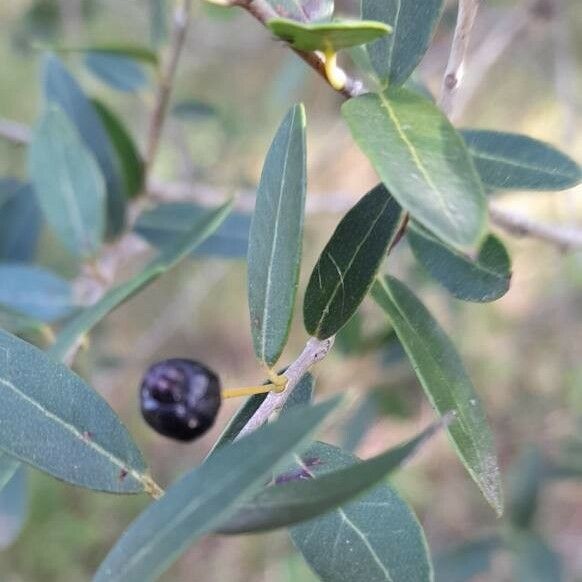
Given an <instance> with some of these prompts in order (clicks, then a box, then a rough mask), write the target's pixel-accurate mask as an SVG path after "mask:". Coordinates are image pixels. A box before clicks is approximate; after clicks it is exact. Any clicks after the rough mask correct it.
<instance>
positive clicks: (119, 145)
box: [91, 99, 144, 198]
mask: <svg viewBox="0 0 582 582" xmlns="http://www.w3.org/2000/svg"><path fill="white" fill-rule="evenodd" d="M91 103H92V104H93V107H95V110H96V111H97V113H98V114H99V116H100V117H101V121H102V122H103V125H104V126H105V129H106V130H107V134H108V135H109V139H110V140H111V144H112V145H113V147H114V149H115V152H116V154H117V159H118V161H119V167H120V168H121V172H122V177H123V182H124V185H125V195H126V196H127V197H128V198H134V197H135V196H138V195H139V194H141V191H142V188H143V179H144V163H143V160H142V158H141V156H140V154H139V151H138V149H137V148H136V146H135V144H134V143H133V140H132V138H131V136H130V135H129V133H128V132H127V129H126V128H125V127H124V125H123V123H122V122H121V120H120V119H119V118H118V117H117V116H116V115H115V114H114V113H113V112H112V111H111V110H110V109H109V108H108V107H107V106H106V105H105V104H104V103H102V102H101V101H99V100H98V99H92V100H91Z"/></svg>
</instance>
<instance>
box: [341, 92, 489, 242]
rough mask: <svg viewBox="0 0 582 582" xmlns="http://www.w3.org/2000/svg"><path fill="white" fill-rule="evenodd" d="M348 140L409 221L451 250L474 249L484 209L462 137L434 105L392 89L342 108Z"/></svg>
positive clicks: (483, 196)
mask: <svg viewBox="0 0 582 582" xmlns="http://www.w3.org/2000/svg"><path fill="white" fill-rule="evenodd" d="M342 113H343V115H344V118H345V119H346V121H347V123H348V125H349V127H350V130H351V132H352V136H353V138H354V139H355V141H356V143H357V144H358V145H359V146H360V149H361V150H362V151H363V152H364V154H365V155H366V156H367V157H368V159H369V160H370V162H371V163H372V165H373V166H374V168H375V170H376V171H377V172H378V174H379V176H380V178H381V179H382V181H383V182H384V184H385V185H386V187H387V188H388V189H389V190H390V193H391V194H392V196H394V198H396V200H398V202H399V203H400V204H401V206H402V207H403V208H404V209H406V210H408V211H409V212H410V214H411V215H412V217H413V218H414V219H416V220H417V221H418V222H420V223H421V224H422V225H423V226H425V227H426V228H428V229H429V230H430V231H432V232H434V233H435V234H436V235H437V236H438V237H439V238H441V239H442V240H443V241H445V242H447V243H449V244H451V245H452V246H454V247H457V248H458V247H460V248H466V247H472V246H475V245H477V244H478V243H479V242H480V240H481V238H482V236H483V234H484V231H485V222H486V213H487V208H486V204H485V195H484V193H483V187H482V185H481V181H480V180H479V176H478V175H477V172H476V171H475V168H474V167H473V162H472V160H471V157H470V156H469V152H468V151H467V149H466V147H465V145H464V142H463V140H462V138H461V136H460V135H459V134H458V133H457V131H456V130H455V128H454V127H453V126H452V125H451V124H450V123H449V121H448V120H447V119H446V117H445V116H444V115H443V113H442V112H441V111H440V110H439V109H438V107H437V106H436V105H434V104H433V103H431V102H430V101H429V100H427V99H425V98H424V97H422V96H420V95H418V94H417V93H415V92H413V91H409V90H408V89H404V88H402V87H396V88H394V89H389V90H388V91H386V92H384V93H380V94H372V93H369V94H367V95H362V96H361V97H356V98H355V99H350V100H349V101H347V102H346V103H345V104H344V105H343V107H342Z"/></svg>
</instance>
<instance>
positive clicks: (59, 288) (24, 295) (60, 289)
mask: <svg viewBox="0 0 582 582" xmlns="http://www.w3.org/2000/svg"><path fill="white" fill-rule="evenodd" d="M0 305H1V306H4V307H8V308H10V309H11V310H13V311H15V312H17V313H21V314H23V315H25V316H28V317H31V318H33V319H37V320H39V321H44V322H47V323H50V322H52V321H55V320H57V319H60V318H62V317H65V316H67V315H69V314H70V313H71V311H72V310H73V309H74V308H75V302H74V299H73V290H72V287H71V284H70V283H69V282H68V281H65V280H64V279H61V278H60V277H58V276H57V275H55V274H54V273H51V272H50V271H47V270H46V269H43V268H42V267H38V266H36V265H27V264H25V263H0Z"/></svg>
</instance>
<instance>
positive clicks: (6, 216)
mask: <svg viewBox="0 0 582 582" xmlns="http://www.w3.org/2000/svg"><path fill="white" fill-rule="evenodd" d="M41 227H42V214H41V211H40V208H39V206H38V202H37V200H36V195H35V193H34V191H33V190H32V188H31V186H30V184H26V183H19V185H18V187H17V188H16V189H15V190H14V191H13V192H12V193H11V195H10V196H9V197H8V198H7V199H5V200H4V203H3V204H2V206H1V207H0V260H2V261H31V260H32V259H33V258H34V257H35V255H36V251H37V247H38V239H39V237H40V231H41Z"/></svg>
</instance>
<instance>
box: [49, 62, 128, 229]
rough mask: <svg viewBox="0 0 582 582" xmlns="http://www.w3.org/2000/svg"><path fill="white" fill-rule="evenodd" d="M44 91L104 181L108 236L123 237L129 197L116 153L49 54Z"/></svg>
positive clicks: (66, 74) (80, 92) (93, 113)
mask: <svg viewBox="0 0 582 582" xmlns="http://www.w3.org/2000/svg"><path fill="white" fill-rule="evenodd" d="M43 88H44V95H45V99H46V101H47V102H48V103H52V104H56V105H59V106H60V108H61V110H62V111H64V112H65V113H66V115H67V116H68V118H69V119H70V120H71V123H72V124H73V125H74V126H75V127H76V129H77V131H78V132H79V134H80V136H81V138H82V139H83V141H84V143H85V145H86V146H87V147H88V148H89V149H90V150H91V152H93V155H94V156H95V159H96V160H97V163H98V164H99V168H100V169H101V173H102V174H103V177H104V178H105V185H106V192H107V233H108V234H109V235H111V236H115V235H118V234H120V233H121V232H122V231H123V228H124V226H125V211H126V197H125V195H124V191H123V181H122V177H121V170H120V168H119V167H118V164H117V158H116V156H115V150H114V148H113V145H112V144H111V141H110V140H109V136H108V135H107V131H106V129H105V127H104V126H103V123H102V122H101V119H100V118H99V115H98V113H97V112H96V111H95V109H94V107H93V106H92V105H91V102H90V101H89V99H87V97H86V95H85V94H84V93H83V90H82V89H81V87H80V86H79V84H78V83H77V81H76V80H75V79H74V78H73V77H72V76H71V74H70V73H69V71H67V69H66V68H65V67H64V65H63V64H62V63H61V61H60V60H59V59H58V58H57V57H55V56H54V55H49V56H48V57H46V58H45V60H44V63H43Z"/></svg>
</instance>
